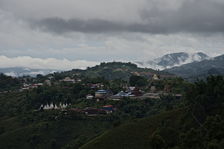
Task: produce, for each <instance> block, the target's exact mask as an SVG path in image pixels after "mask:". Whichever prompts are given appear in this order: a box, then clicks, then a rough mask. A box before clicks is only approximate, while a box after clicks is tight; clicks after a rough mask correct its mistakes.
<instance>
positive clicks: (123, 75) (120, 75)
mask: <svg viewBox="0 0 224 149" xmlns="http://www.w3.org/2000/svg"><path fill="white" fill-rule="evenodd" d="M74 74H78V75H83V76H85V77H89V78H94V77H103V78H105V79H106V80H115V79H122V80H125V81H128V79H129V77H130V76H131V75H140V76H144V77H148V78H150V77H152V75H153V74H159V75H160V76H161V77H168V76H172V75H171V74H170V73H167V72H162V71H156V70H153V69H149V68H139V67H138V66H137V65H136V64H132V63H130V62H129V63H124V62H108V63H101V64H100V65H97V66H95V67H91V68H87V69H86V70H79V69H74V70H72V71H67V72H63V73H61V75H74Z"/></svg>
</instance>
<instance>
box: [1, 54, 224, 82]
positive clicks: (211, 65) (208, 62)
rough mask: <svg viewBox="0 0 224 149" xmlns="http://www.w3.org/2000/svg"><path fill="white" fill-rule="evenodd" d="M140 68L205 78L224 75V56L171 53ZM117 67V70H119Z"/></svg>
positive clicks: (24, 72) (22, 72) (23, 70)
mask: <svg viewBox="0 0 224 149" xmlns="http://www.w3.org/2000/svg"><path fill="white" fill-rule="evenodd" d="M134 63H135V64H137V66H138V67H142V68H151V69H154V70H158V69H159V70H161V71H164V72H168V73H170V74H174V75H176V76H180V77H183V78H185V79H192V78H194V79H195V78H203V77H206V76H208V75H219V74H224V55H221V56H217V57H209V56H208V55H207V54H205V53H202V52H196V53H187V52H179V53H170V54H166V55H164V56H162V57H159V58H155V59H154V60H149V61H144V62H134ZM119 68H120V66H117V68H116V69H119ZM74 69H75V68H74ZM114 69H115V68H114ZM58 71H61V70H56V69H33V68H27V67H10V68H0V73H4V74H6V75H8V76H13V77H20V76H32V77H35V76H36V75H37V74H41V75H47V74H49V73H54V72H58Z"/></svg>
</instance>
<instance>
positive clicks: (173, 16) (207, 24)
mask: <svg viewBox="0 0 224 149" xmlns="http://www.w3.org/2000/svg"><path fill="white" fill-rule="evenodd" d="M150 2H151V1H149V3H148V4H149V5H150V4H152V3H150ZM163 7H164V8H163ZM223 14H224V3H223V2H219V1H217V0H216V1H211V0H185V1H183V3H182V4H181V6H180V7H179V8H177V9H167V8H166V7H165V6H163V5H159V6H157V7H151V8H150V9H147V8H142V9H141V11H140V13H139V15H140V17H141V19H142V21H138V22H137V23H134V22H132V23H125V22H118V21H112V20H111V21H110V18H108V20H104V19H98V18H94V19H88V20H82V19H77V18H74V19H67V20H66V19H64V18H60V17H49V18H44V19H40V20H39V21H37V20H35V21H33V22H32V23H31V24H32V26H35V27H38V28H41V29H43V30H44V31H49V32H53V33H58V34H63V33H68V32H73V31H75V32H84V33H107V32H122V31H124V32H142V33H152V34H168V33H178V32H187V33H217V32H221V33H224V15H223ZM127 17H131V16H129V15H128V14H127Z"/></svg>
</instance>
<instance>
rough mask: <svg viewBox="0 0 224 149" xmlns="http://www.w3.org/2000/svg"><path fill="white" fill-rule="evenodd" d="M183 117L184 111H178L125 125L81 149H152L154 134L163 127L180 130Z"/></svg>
mask: <svg viewBox="0 0 224 149" xmlns="http://www.w3.org/2000/svg"><path fill="white" fill-rule="evenodd" d="M182 115H183V111H182V110H176V111H172V112H167V113H163V114H160V115H157V116H154V117H151V118H145V119H141V120H136V121H133V122H130V123H127V124H124V125H122V126H120V127H117V128H114V129H112V130H110V131H108V132H105V133H104V134H103V135H101V136H99V137H97V138H96V139H94V140H92V141H90V142H89V143H87V144H86V145H84V146H82V147H81V149H114V148H120V149H121V148H127V149H144V148H147V149H151V148H152V147H151V145H150V137H151V136H152V135H153V133H155V132H156V131H157V130H158V128H159V127H163V125H164V126H166V127H170V126H172V127H173V128H175V129H178V127H179V126H180V125H181V124H182V123H183V121H181V120H182V119H181V117H182ZM174 132H175V131H174ZM174 134H175V133H174ZM174 134H170V135H174ZM175 137H177V136H175ZM169 139H170V138H167V141H175V142H176V141H177V140H175V139H176V138H173V139H174V140H169Z"/></svg>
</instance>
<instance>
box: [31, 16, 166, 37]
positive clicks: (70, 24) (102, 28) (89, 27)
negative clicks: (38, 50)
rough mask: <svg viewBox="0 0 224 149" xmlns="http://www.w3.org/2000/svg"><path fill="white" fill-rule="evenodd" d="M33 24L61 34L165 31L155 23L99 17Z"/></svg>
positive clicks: (49, 20)
mask: <svg viewBox="0 0 224 149" xmlns="http://www.w3.org/2000/svg"><path fill="white" fill-rule="evenodd" d="M32 26H33V27H39V28H41V29H43V30H45V31H50V32H54V33H59V34H62V33H66V32H72V31H77V32H84V33H103V32H120V31H127V32H151V33H162V32H164V31H165V30H163V29H162V28H161V27H159V26H156V25H153V24H146V25H144V24H124V23H117V22H111V21H106V20H99V19H91V20H80V19H70V20H64V19H62V18H48V19H43V20H40V21H35V22H33V23H32Z"/></svg>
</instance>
